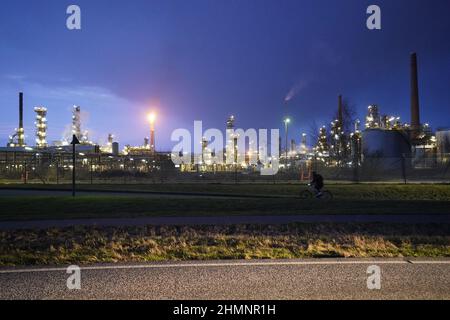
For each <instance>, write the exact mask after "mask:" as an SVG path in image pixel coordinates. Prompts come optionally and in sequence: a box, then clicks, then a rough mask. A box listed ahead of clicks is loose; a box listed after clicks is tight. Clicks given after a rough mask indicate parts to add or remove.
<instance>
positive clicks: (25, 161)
mask: <svg viewBox="0 0 450 320" xmlns="http://www.w3.org/2000/svg"><path fill="white" fill-rule="evenodd" d="M410 72H411V74H410V80H411V84H410V86H411V89H410V91H411V97H410V113H411V119H410V122H409V123H406V122H402V121H401V120H400V118H399V117H398V116H395V115H387V114H384V113H382V109H381V108H380V107H379V106H378V105H377V104H372V105H370V106H368V108H367V116H366V118H365V121H364V124H363V125H362V124H361V121H360V120H356V119H351V120H352V121H354V123H352V125H351V126H350V127H351V129H350V130H348V128H347V129H346V125H345V123H348V121H349V120H350V119H345V114H346V113H345V112H344V108H345V105H344V102H343V97H342V95H338V97H337V108H336V110H337V112H336V114H337V116H336V118H335V119H334V120H333V121H331V123H330V124H329V126H325V125H324V126H321V127H320V128H318V132H317V133H316V136H315V137H311V138H310V139H309V140H310V141H309V144H308V135H307V134H306V133H299V135H298V137H299V140H298V141H299V142H298V143H297V142H296V141H295V139H293V140H291V141H288V135H287V130H288V125H289V122H290V119H289V118H286V119H285V121H284V124H285V138H286V139H285V143H284V144H282V143H281V140H282V139H281V138H280V150H279V151H280V152H279V159H278V160H279V164H280V168H281V170H280V172H281V173H287V172H295V174H296V175H297V174H299V176H298V177H299V179H305V180H306V179H309V178H310V174H311V171H312V170H317V169H318V168H319V169H321V170H326V169H328V170H335V171H336V170H337V169H339V170H344V171H345V170H349V171H350V172H353V173H354V178H356V179H357V175H358V170H360V168H362V167H364V166H368V165H371V166H372V167H371V168H374V167H376V168H378V169H379V170H384V171H385V172H389V171H392V170H403V171H404V170H420V169H433V168H437V167H443V168H447V169H448V166H449V165H450V129H438V130H436V131H434V132H433V131H432V130H431V127H430V125H429V124H428V123H424V122H422V121H421V117H420V105H419V81H418V68H417V55H416V54H415V53H412V54H411V56H410ZM23 109H24V94H23V93H22V92H21V93H19V126H18V128H17V129H15V131H14V133H13V134H12V135H11V136H10V137H9V141H8V144H7V146H6V147H0V173H1V175H2V177H5V178H8V177H17V176H18V175H19V176H20V177H21V179H23V180H24V181H26V180H27V179H28V175H29V174H30V173H34V175H35V176H37V177H39V178H41V179H42V180H45V179H48V180H51V179H54V180H55V181H59V179H60V178H61V177H62V176H64V173H65V172H66V171H67V172H70V171H71V169H72V166H71V158H72V146H71V145H70V141H71V138H72V136H73V135H75V136H76V137H77V138H78V140H79V141H80V145H78V146H77V149H76V150H77V161H78V162H77V166H78V165H79V166H80V167H81V168H85V169H86V170H87V172H89V173H90V174H91V176H92V174H93V173H104V172H116V173H117V172H135V173H136V172H137V173H152V172H153V173H156V172H161V171H164V170H170V171H172V172H179V173H180V174H183V173H189V172H191V173H205V174H206V173H220V172H223V173H226V172H233V173H235V174H237V173H252V172H258V171H259V170H260V169H261V165H260V164H256V165H255V161H250V159H259V155H258V146H257V145H256V143H255V142H254V141H248V143H247V144H246V146H245V147H244V148H242V146H238V136H237V134H236V132H235V126H236V121H237V119H236V118H235V117H234V116H230V117H229V118H228V119H227V121H226V123H225V124H224V127H225V130H226V132H227V137H229V139H228V141H226V146H225V148H224V150H211V149H210V148H209V142H210V141H208V140H207V139H205V138H203V139H202V141H201V142H200V143H201V146H202V148H201V150H202V151H201V154H192V155H191V156H192V159H193V161H192V162H191V163H184V164H182V165H177V166H175V165H174V164H173V163H172V162H171V160H170V156H171V155H170V152H163V151H158V150H157V145H156V142H155V120H156V115H155V114H153V113H152V114H150V115H149V118H148V122H149V137H145V138H144V139H143V144H142V145H140V146H131V145H125V146H124V147H123V148H122V150H120V148H119V143H118V142H117V141H115V137H114V135H113V134H112V133H110V134H108V136H107V143H106V144H105V145H98V144H97V143H95V142H93V141H91V139H90V138H89V132H88V131H86V130H83V124H82V119H81V107H80V106H77V105H75V106H73V109H72V119H71V132H70V133H71V134H70V135H69V136H67V137H65V138H64V139H62V140H61V141H54V142H52V143H49V142H48V141H47V125H48V123H47V113H48V110H47V109H46V108H45V107H44V106H37V107H35V108H34V112H35V114H36V118H35V133H34V135H35V137H36V138H35V142H34V143H33V144H29V145H28V144H27V143H26V141H25V129H24V119H23V114H24V113H23ZM330 111H331V110H330ZM347 127H348V126H347ZM361 127H363V128H361ZM313 138H314V140H313ZM282 145H284V146H282ZM242 149H245V150H242ZM238 155H241V156H240V157H239V156H238ZM217 157H221V158H222V159H223V160H224V161H220V162H219V163H217V162H215V161H214V159H217ZM194 159H197V160H198V161H194ZM238 159H244V160H243V161H240V160H239V162H238ZM256 163H259V162H258V161H256ZM447 169H446V170H447ZM370 170H371V171H373V170H372V169H370ZM49 177H52V178H49Z"/></svg>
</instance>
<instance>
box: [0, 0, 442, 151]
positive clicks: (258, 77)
mask: <svg viewBox="0 0 450 320" xmlns="http://www.w3.org/2000/svg"><path fill="white" fill-rule="evenodd" d="M70 4H77V5H79V6H80V7H81V10H82V30H80V31H69V30H67V29H66V27H65V21H66V18H67V15H66V13H65V11H66V8H67V6H68V5H70ZM370 4H378V5H379V6H380V7H381V9H382V30H381V31H369V30H368V29H367V28H366V26H365V25H366V18H367V15H366V13H365V12H366V8H367V6H368V5H370ZM449 12H450V1H448V0H432V1H419V0H418V1H404V0H395V1H365V0H340V1H336V0H327V1H325V0H305V1H302V0H292V1H288V0H227V1H225V0H191V1H181V0H180V1H174V0H165V1H156V0H132V1H124V0H120V1H119V0H109V1H108V0H75V1H65V0H39V1H37V0H36V1H35V0H33V1H31V0H28V1H25V0H3V1H2V2H1V6H0V37H1V38H0V39H2V43H1V46H0V66H1V68H0V110H1V116H0V144H2V145H4V144H5V143H6V141H7V136H8V135H9V134H10V133H12V132H13V130H14V128H15V127H16V126H17V103H18V97H17V96H18V94H17V93H18V92H19V91H24V93H25V107H26V111H25V129H26V133H27V136H28V138H27V141H28V142H29V143H31V142H32V141H33V134H34V130H33V121H34V120H33V117H34V114H33V111H32V108H33V107H35V106H37V105H44V106H46V107H47V108H48V121H49V139H48V140H49V141H53V140H58V139H61V137H62V135H63V133H64V131H65V130H66V129H67V125H68V124H70V120H71V113H70V112H71V107H72V105H73V104H78V105H80V106H81V107H82V109H83V110H84V118H85V119H84V123H83V124H84V128H86V129H89V130H90V132H91V135H92V136H93V138H94V140H96V141H98V142H104V141H105V140H106V136H107V134H108V133H109V132H111V133H114V134H115V135H116V136H117V137H118V139H119V141H120V143H121V144H122V145H123V144H126V143H129V144H139V143H141V141H142V140H143V137H145V136H147V135H148V133H147V124H146V121H145V115H146V113H147V112H148V111H149V110H151V109H156V110H157V113H158V122H157V147H158V149H169V148H170V147H171V146H172V145H173V143H172V142H170V134H171V132H172V131H173V130H174V129H176V128H180V127H182V128H191V127H192V125H193V121H194V120H203V123H204V127H215V128H223V127H224V125H225V120H226V118H227V116H228V115H230V114H234V115H235V116H236V118H237V125H238V126H239V127H241V128H278V127H281V124H282V119H283V117H284V116H285V115H289V116H291V117H292V119H293V122H292V127H291V129H290V133H291V138H295V139H297V140H298V139H299V137H300V134H301V133H302V132H304V131H309V129H310V124H311V123H312V122H313V121H316V122H317V123H319V124H322V123H324V124H325V123H328V122H329V120H330V119H331V116H332V114H333V113H334V112H335V108H336V104H337V95H338V94H339V93H342V94H343V95H344V97H347V98H348V99H350V100H351V101H352V103H353V104H354V105H355V106H356V108H357V110H358V112H359V116H360V118H363V117H364V115H365V111H366V108H367V105H369V104H371V103H376V104H378V105H379V106H380V108H381V111H382V112H385V113H388V114H397V115H399V116H401V118H402V120H404V121H409V54H410V52H412V51H416V52H417V53H418V58H419V77H420V78H419V80H420V102H421V108H422V109H421V111H422V114H421V117H422V120H423V122H429V123H430V124H431V125H432V126H433V127H434V128H436V127H448V126H450V117H449V111H450V90H449V89H450V87H449V84H450V41H449V40H448V35H449V34H450V20H449V19H448V14H449ZM292 88H296V89H297V90H295V91H297V94H296V95H295V96H294V97H293V98H292V99H291V100H290V101H289V103H287V104H285V103H284V99H285V97H286V95H287V94H288V93H289V91H290V90H291V89H292Z"/></svg>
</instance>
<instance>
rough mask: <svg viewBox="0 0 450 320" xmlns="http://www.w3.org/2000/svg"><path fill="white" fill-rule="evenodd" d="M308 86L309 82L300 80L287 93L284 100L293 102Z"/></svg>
mask: <svg viewBox="0 0 450 320" xmlns="http://www.w3.org/2000/svg"><path fill="white" fill-rule="evenodd" d="M306 85H307V82H306V81H305V80H300V81H298V82H297V83H295V84H294V85H293V86H292V88H291V90H289V92H288V93H287V95H286V97H285V98H284V101H285V102H289V101H291V100H292V99H293V98H294V97H295V96H297V95H298V94H299V93H300V91H301V90H303V89H304V88H305V87H306Z"/></svg>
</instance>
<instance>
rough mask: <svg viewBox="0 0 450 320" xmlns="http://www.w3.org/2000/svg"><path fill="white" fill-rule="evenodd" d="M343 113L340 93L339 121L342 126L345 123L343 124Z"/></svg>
mask: <svg viewBox="0 0 450 320" xmlns="http://www.w3.org/2000/svg"><path fill="white" fill-rule="evenodd" d="M342 113H343V110H342V95H339V97H338V121H339V124H340V126H341V128H342V126H343V125H344V124H343V121H344V117H343V115H342Z"/></svg>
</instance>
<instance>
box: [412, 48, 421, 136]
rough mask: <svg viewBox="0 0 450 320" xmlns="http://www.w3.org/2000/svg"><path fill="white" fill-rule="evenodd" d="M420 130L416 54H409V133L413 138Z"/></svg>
mask: <svg viewBox="0 0 450 320" xmlns="http://www.w3.org/2000/svg"><path fill="white" fill-rule="evenodd" d="M419 130H420V110H419V83H418V76H417V54H416V53H415V52H414V53H411V131H412V136H413V138H415V137H417V135H418V133H419Z"/></svg>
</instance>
